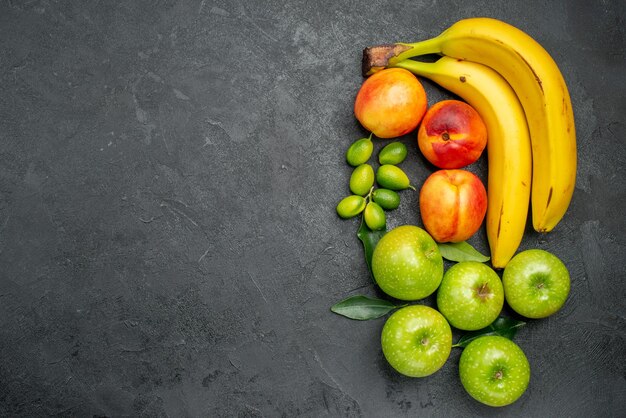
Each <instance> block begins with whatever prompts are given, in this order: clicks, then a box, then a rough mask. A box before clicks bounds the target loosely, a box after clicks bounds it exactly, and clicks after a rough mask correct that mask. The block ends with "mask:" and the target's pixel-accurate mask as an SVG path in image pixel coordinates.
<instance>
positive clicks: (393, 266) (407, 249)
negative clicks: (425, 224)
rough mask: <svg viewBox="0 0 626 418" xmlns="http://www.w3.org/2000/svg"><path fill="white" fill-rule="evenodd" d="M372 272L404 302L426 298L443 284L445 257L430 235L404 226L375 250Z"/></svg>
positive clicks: (384, 287) (388, 234)
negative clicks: (442, 256)
mask: <svg viewBox="0 0 626 418" xmlns="http://www.w3.org/2000/svg"><path fill="white" fill-rule="evenodd" d="M372 273H373V275H374V278H375V279H376V283H377V284H378V286H380V288H381V289H382V291H383V292H385V293H386V294H388V295H389V296H392V297H394V298H396V299H401V300H418V299H423V298H425V297H426V296H429V295H431V294H432V293H434V292H435V290H437V287H439V284H440V283H441V279H442V278H443V258H441V253H440V252H439V247H437V243H436V242H435V240H433V238H432V237H431V236H430V235H429V234H428V232H426V231H424V230H423V229H422V228H419V227H417V226H413V225H403V226H399V227H397V228H394V229H392V230H391V231H389V232H387V233H386V234H385V235H384V236H383V237H382V238H381V239H380V241H379V242H378V244H377V245H376V248H374V253H373V255H372Z"/></svg>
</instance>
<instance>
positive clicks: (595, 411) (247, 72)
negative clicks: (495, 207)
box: [0, 0, 626, 417]
mask: <svg viewBox="0 0 626 418" xmlns="http://www.w3.org/2000/svg"><path fill="white" fill-rule="evenodd" d="M504 3H505V2H501V3H495V2H494V3H492V2H486V1H479V2H462V1H435V0H432V1H410V0H402V1H400V2H396V1H387V2H385V1H380V0H377V1H374V2H371V4H369V5H368V6H364V5H363V4H365V2H357V1H345V2H334V1H324V2H316V1H297V2H289V3H287V4H283V2H280V1H266V2H260V1H259V2H243V1H239V2H227V1H206V0H203V1H201V2H173V1H156V2H153V1H142V2H127V3H112V2H108V1H100V2H89V4H87V2H80V1H73V2H57V1H24V2H21V1H16V0H12V1H11V0H8V1H2V2H0V83H1V84H0V85H1V86H2V88H1V90H0V318H1V319H0V320H1V321H2V323H1V326H0V415H1V416H48V415H52V416H91V415H99V416H102V415H106V416H172V417H178V416H229V417H231V416H240V417H244V416H245V417H252V416H255V417H256V416H267V417H275V416H286V417H293V416H305V417H323V416H333V417H335V416H363V417H395V416H409V415H410V416H441V417H452V416H474V415H476V416H478V415H484V416H496V415H497V416H522V415H523V416H568V417H569V416H575V417H590V416H598V417H610V416H619V415H622V416H623V414H624V409H623V408H624V405H625V404H626V380H625V379H626V377H625V375H626V369H625V363H626V348H625V337H626V322H625V315H626V309H625V302H624V300H625V297H626V294H625V293H626V292H625V285H624V280H625V279H626V272H625V268H624V258H625V257H626V238H625V232H626V231H625V229H624V227H625V222H624V204H626V182H625V180H626V175H625V171H626V138H625V135H624V132H625V122H624V114H625V111H626V101H625V99H624V97H625V96H626V82H625V78H624V73H625V72H626V65H625V56H624V51H625V47H626V40H625V32H624V23H625V18H626V10H625V3H624V2H622V1H603V2H587V1H584V0H579V1H558V2H547V1H516V2H506V5H505V4H504ZM476 15H489V16H493V17H497V18H501V19H504V20H506V21H508V22H510V23H512V24H514V25H517V26H518V27H520V28H521V29H523V30H526V31H527V32H529V33H530V34H531V35H532V36H534V37H535V38H537V39H538V40H539V41H540V42H541V43H542V44H543V45H544V46H545V47H546V48H547V49H548V50H549V51H550V52H551V53H552V54H553V56H554V58H555V59H556V61H557V62H558V63H559V65H560V66H561V69H562V71H563V74H564V76H565V78H566V80H567V81H568V84H569V86H570V92H571V95H572V100H573V104H574V110H575V113H576V117H577V120H576V126H577V129H578V143H579V145H578V149H579V164H580V167H579V171H578V182H577V187H576V192H575V195H574V199H573V202H572V205H571V207H570V210H569V211H568V213H567V216H566V217H565V219H564V220H563V222H562V223H561V224H559V226H558V227H557V229H556V230H555V231H554V232H553V233H551V234H549V235H547V236H545V237H541V236H539V235H538V234H536V233H533V232H532V231H530V230H529V232H528V234H527V235H526V237H525V240H524V242H523V244H522V248H544V249H547V250H550V251H552V252H554V253H555V254H557V255H558V256H559V257H561V258H562V259H563V261H564V262H565V264H566V265H567V266H568V267H569V269H570V272H571V275H572V292H571V296H570V299H569V301H568V302H567V305H566V306H565V308H564V309H563V310H562V311H561V312H560V313H558V314H557V315H555V316H554V317H551V318H549V319H546V320H542V321H533V322H531V323H529V325H528V326H527V327H526V328H524V329H522V330H521V331H520V332H519V334H518V337H517V338H516V341H517V342H518V343H519V344H520V346H521V347H522V348H523V349H524V351H525V352H526V354H527V356H528V358H529V360H530V363H531V366H532V378H531V384H530V387H529V389H528V391H527V392H526V393H525V394H524V396H523V397H522V398H521V399H520V400H519V401H518V402H517V403H516V404H514V405H512V406H510V407H507V408H504V409H491V408H488V407H484V406H482V405H480V404H478V403H476V402H474V401H473V400H471V399H470V398H469V397H468V396H467V395H466V394H465V392H464V390H463V388H462V387H461V385H460V382H459V379H458V357H459V354H460V353H459V351H458V350H454V351H453V353H452V355H451V357H450V359H449V361H448V362H447V364H446V365H445V366H444V367H443V369H442V370H440V371H439V372H438V373H436V374H435V375H432V376H431V377H428V378H424V379H410V378H405V377H402V376H400V375H398V374H397V373H395V372H394V371H393V370H391V369H390V367H389V366H388V365H387V364H386V362H385V360H384V358H383V357H382V352H381V349H380V343H379V336H380V331H381V328H382V325H383V320H377V321H370V322H353V321H349V320H347V319H344V318H342V317H338V316H336V315H333V314H331V313H330V312H329V311H328V308H329V307H330V306H331V305H332V304H333V303H335V302H337V301H338V300H340V299H342V298H344V297H347V296H348V295H352V294H357V293H364V294H369V295H377V294H378V293H377V291H376V289H375V288H374V287H373V286H372V285H371V282H370V279H369V277H368V273H367V270H366V267H365V264H364V262H363V258H362V251H361V248H360V245H359V242H358V241H357V240H356V237H355V232H356V229H357V222H356V221H342V220H340V219H339V218H338V217H337V216H336V215H335V212H334V207H335V204H336V203H337V201H338V200H339V199H340V198H341V197H343V195H344V194H345V193H347V182H348V177H349V175H350V169H349V167H348V166H347V165H346V164H345V163H344V160H343V154H344V152H345V149H346V148H347V146H348V145H349V144H350V143H351V142H352V141H353V140H355V139H357V138H359V137H360V136H361V135H362V134H363V133H364V131H363V130H362V129H361V128H360V127H359V125H358V123H357V122H356V121H355V119H354V117H353V115H352V104H353V100H354V96H355V94H356V91H357V89H358V87H359V85H360V83H361V81H362V79H361V77H360V67H359V64H360V58H361V57H360V53H361V49H362V48H363V47H365V46H368V45H371V44H378V43H384V42H392V41H396V40H406V41H413V40H419V39H424V38H426V37H430V36H433V35H436V34H438V33H439V32H440V31H441V30H442V29H444V28H445V27H446V26H448V25H449V24H451V23H453V22H454V21H456V20H457V19H460V18H463V17H469V16H476ZM425 86H426V89H427V92H428V94H429V99H430V102H431V103H434V102H435V101H437V100H439V99H441V98H444V97H447V95H446V93H445V92H443V91H442V90H440V89H438V88H437V87H436V86H434V85H433V84H431V83H428V82H425ZM402 140H403V141H405V143H406V144H407V145H409V146H410V150H411V152H410V156H409V159H408V161H407V162H406V163H404V164H403V168H405V170H406V171H407V172H408V173H409V176H410V177H411V179H412V181H413V182H414V183H417V184H420V183H421V181H423V180H424V179H425V178H426V176H427V175H428V174H429V173H430V172H431V171H432V168H431V167H429V166H427V165H426V164H425V163H424V160H423V159H422V158H421V157H419V156H418V151H417V147H416V146H415V143H414V137H413V136H412V135H411V136H407V137H405V138H403V139H402ZM379 148H380V144H378V145H377V149H379ZM471 169H472V170H473V171H475V172H476V173H478V174H479V175H481V176H482V177H483V178H484V176H485V174H486V170H487V167H486V162H485V160H484V158H483V159H482V160H481V161H480V162H479V163H477V164H475V165H474V166H472V167H471ZM402 199H403V200H402V205H401V208H400V209H399V210H398V211H396V212H394V213H393V215H392V216H391V217H390V224H391V226H392V227H393V226H396V225H399V224H404V223H411V224H419V222H420V221H419V215H418V213H417V195H416V194H414V193H413V194H412V193H410V192H403V195H402ZM471 242H472V243H473V244H474V245H475V246H476V247H478V248H479V249H481V250H483V251H484V250H486V248H487V247H486V240H485V235H484V231H481V233H479V234H478V235H476V236H475V237H474V238H473V239H472V241H471ZM425 303H427V304H432V299H428V300H426V301H425Z"/></svg>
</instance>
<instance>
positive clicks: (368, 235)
mask: <svg viewBox="0 0 626 418" xmlns="http://www.w3.org/2000/svg"><path fill="white" fill-rule="evenodd" d="M386 232H387V226H385V227H384V228H383V229H381V230H378V231H372V230H371V229H369V228H368V227H367V225H366V224H365V221H364V220H363V218H361V226H360V227H359V230H358V231H357V233H356V236H357V237H359V239H360V240H361V242H362V243H363V250H364V252H365V262H366V263H367V267H368V268H369V270H370V273H371V272H372V255H373V254H374V248H375V247H376V244H378V241H379V240H380V239H381V238H382V237H383V235H385V233H386ZM372 280H374V281H376V280H375V279H374V275H373V274H372Z"/></svg>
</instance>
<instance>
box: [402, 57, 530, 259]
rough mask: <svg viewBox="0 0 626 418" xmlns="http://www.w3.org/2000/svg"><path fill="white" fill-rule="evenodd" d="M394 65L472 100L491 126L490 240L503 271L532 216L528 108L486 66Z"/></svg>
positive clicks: (449, 62) (450, 61)
mask: <svg viewBox="0 0 626 418" xmlns="http://www.w3.org/2000/svg"><path fill="white" fill-rule="evenodd" d="M394 67H400V68H404V69H406V70H409V71H411V72H412V73H414V74H417V75H420V76H423V77H426V78H429V79H431V80H432V81H434V82H435V83H437V84H439V85H440V86H442V87H443V88H445V89H447V90H449V91H451V92H452V93H454V94H456V95H457V96H459V97H461V98H462V99H464V100H465V101H466V102H468V103H469V104H470V105H471V106H472V107H473V108H474V109H476V111H477V112H478V114H479V115H480V116H481V117H482V119H483V121H484V122H485V125H486V126H487V135H488V138H487V157H488V163H489V172H488V180H487V197H488V205H487V222H486V223H487V238H488V239H489V247H490V249H491V263H492V265H493V266H494V267H496V268H503V267H504V266H506V264H507V263H508V262H509V260H510V259H511V257H513V255H514V254H515V251H516V250H517V248H518V247H519V244H520V242H521V241H522V237H523V235H524V229H525V226H526V217H527V215H528V204H529V201H530V182H531V170H532V167H531V165H532V161H531V145H530V137H529V134H528V125H527V123H526V118H525V116H524V110H523V109H522V106H521V104H520V102H519V100H518V99H517V96H516V95H515V92H514V91H513V89H511V86H509V84H508V83H507V82H506V81H505V80H504V79H503V78H502V77H501V76H500V75H499V74H498V73H496V72H495V71H493V70H492V69H490V68H489V67H486V66H484V65H481V64H476V63H474V62H469V61H463V60H457V59H454V58H448V57H442V58H440V59H439V60H438V61H437V62H434V63H425V62H418V61H413V60H404V61H400V62H399V63H397V64H395V65H394Z"/></svg>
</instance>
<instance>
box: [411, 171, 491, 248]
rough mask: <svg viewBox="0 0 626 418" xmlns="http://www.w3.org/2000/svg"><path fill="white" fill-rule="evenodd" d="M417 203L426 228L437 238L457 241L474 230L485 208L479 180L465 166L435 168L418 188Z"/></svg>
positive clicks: (444, 240)
mask: <svg viewBox="0 0 626 418" xmlns="http://www.w3.org/2000/svg"><path fill="white" fill-rule="evenodd" d="M419 207H420V213H421V216H422V222H423V223H424V227H425V228H426V230H427V231H428V232H429V233H430V235H432V237H433V238H434V239H435V241H437V242H461V241H465V240H467V239H468V238H470V237H471V236H472V235H474V234H475V233H476V231H478V229H479V228H480V225H481V224H482V222H483V219H484V218H485V213H486V212H487V191H486V190H485V186H484V185H483V182H482V181H481V180H480V179H479V178H478V177H477V176H476V175H475V174H473V173H470V172H469V171H466V170H439V171H435V172H434V173H433V174H431V175H430V176H429V177H428V178H427V179H426V181H425V182H424V184H423V185H422V188H421V190H420V196H419Z"/></svg>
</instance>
